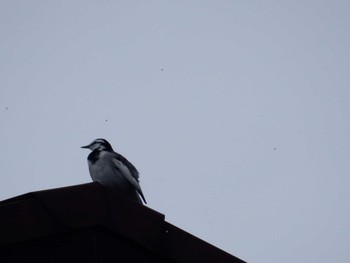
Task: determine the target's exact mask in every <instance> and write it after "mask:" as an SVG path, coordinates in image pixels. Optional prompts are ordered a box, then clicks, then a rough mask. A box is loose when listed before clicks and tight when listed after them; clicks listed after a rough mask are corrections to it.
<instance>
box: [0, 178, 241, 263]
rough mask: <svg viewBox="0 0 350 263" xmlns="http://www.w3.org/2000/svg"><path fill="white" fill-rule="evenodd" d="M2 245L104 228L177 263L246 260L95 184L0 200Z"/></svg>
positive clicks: (0, 241)
mask: <svg viewBox="0 0 350 263" xmlns="http://www.w3.org/2000/svg"><path fill="white" fill-rule="evenodd" d="M0 215H1V216H0V233H1V235H0V246H3V245H8V244H11V243H16V242H20V241H25V240H30V239H33V238H39V237H44V236H48V235H52V234H57V233H64V232H69V231H72V230H74V229H83V228H87V227H92V226H102V227H104V228H106V229H107V230H109V231H113V232H114V233H117V234H119V235H121V236H124V237H126V238H128V239H130V240H132V241H134V242H136V243H139V244H140V245H142V246H144V247H145V248H147V249H149V250H152V251H154V252H155V253H158V254H161V255H163V256H166V257H168V258H170V259H172V260H175V261H179V262H185V261H186V262H240V263H241V262H244V261H242V260H240V259H238V258H236V257H234V256H232V255H230V254H228V253H226V252H225V251H223V250H221V249H219V248H217V247H215V246H212V245H210V244H209V243H207V242H205V241H203V240H201V239H199V238H197V237H195V236H193V235H191V234H189V233H187V232H185V231H183V230H181V229H180V228H177V227H176V226H174V225H172V224H170V223H168V222H166V221H165V216H164V215H163V214H161V213H159V212H157V211H155V210H153V209H150V208H148V207H146V206H143V205H140V204H138V203H136V202H133V201H129V200H126V199H124V198H123V197H121V196H119V195H117V194H113V195H111V194H110V193H108V192H107V191H105V188H104V187H103V186H102V185H100V184H99V183H88V184H82V185H76V186H70V187H63V188H57V189H50V190H44V191H38V192H32V193H28V194H24V195H20V196H17V197H14V198H10V199H7V200H4V201H2V202H0Z"/></svg>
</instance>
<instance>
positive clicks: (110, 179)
mask: <svg viewBox="0 0 350 263" xmlns="http://www.w3.org/2000/svg"><path fill="white" fill-rule="evenodd" d="M81 148H84V149H90V150H91V151H92V152H91V153H90V154H89V155H88V157H87V161H88V165H89V172H90V176H91V178H92V181H94V182H99V183H100V184H102V185H103V186H105V187H106V188H107V189H108V190H111V191H117V192H119V193H121V194H122V195H123V196H125V197H127V198H128V199H131V200H134V201H136V202H138V203H140V204H142V201H143V202H144V203H145V204H147V202H146V199H145V197H144V195H143V193H142V190H141V186H140V184H139V172H138V171H137V169H136V168H135V166H134V165H133V164H132V163H130V162H129V161H128V160H127V159H126V158H125V157H124V156H122V155H121V154H119V153H117V152H115V151H114V150H113V148H112V146H111V144H110V143H109V142H108V141H107V140H105V139H102V138H98V139H96V140H94V141H92V142H91V143H90V144H88V145H86V146H82V147H81ZM141 198H142V201H141Z"/></svg>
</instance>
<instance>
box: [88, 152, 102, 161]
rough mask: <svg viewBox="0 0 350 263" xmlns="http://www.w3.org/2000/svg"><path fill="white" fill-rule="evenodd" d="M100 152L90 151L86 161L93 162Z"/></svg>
mask: <svg viewBox="0 0 350 263" xmlns="http://www.w3.org/2000/svg"><path fill="white" fill-rule="evenodd" d="M100 153H101V151H97V150H95V151H92V152H91V153H90V154H89V156H88V161H89V162H90V163H91V164H94V163H95V162H96V161H97V160H98V159H99V157H100Z"/></svg>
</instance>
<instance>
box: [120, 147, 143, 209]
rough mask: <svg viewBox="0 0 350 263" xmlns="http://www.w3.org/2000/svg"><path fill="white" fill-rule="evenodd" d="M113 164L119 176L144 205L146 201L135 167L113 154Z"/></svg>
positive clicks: (122, 157)
mask: <svg viewBox="0 0 350 263" xmlns="http://www.w3.org/2000/svg"><path fill="white" fill-rule="evenodd" d="M113 163H114V165H115V166H116V168H117V169H118V170H119V171H120V172H121V174H122V175H123V176H124V177H125V179H127V181H128V182H129V183H130V184H131V185H132V186H133V187H134V188H135V189H136V190H137V192H138V193H139V195H140V196H141V197H142V199H143V201H144V202H145V204H146V199H145V197H144V196H143V193H142V190H141V187H140V184H139V172H138V171H137V169H136V168H135V166H134V165H133V164H132V163H130V162H129V161H128V160H127V159H126V158H125V157H124V156H122V155H121V154H119V153H115V154H114V156H113Z"/></svg>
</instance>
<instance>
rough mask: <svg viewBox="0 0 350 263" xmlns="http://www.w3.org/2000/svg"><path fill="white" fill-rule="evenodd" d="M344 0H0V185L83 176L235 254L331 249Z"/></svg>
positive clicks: (341, 138)
mask: <svg viewBox="0 0 350 263" xmlns="http://www.w3.org/2000/svg"><path fill="white" fill-rule="evenodd" d="M349 14H350V1H345V0H343V1H342V0H335V1H323V0H318V1H316V0H315V1H312V0H309V1H308V0H306V1H277V0H276V1H272V0H267V1H243V0H236V1H235V0H231V1H203V0H202V1H10V0H8V1H0V36H1V41H0V120H1V129H0V145H1V146H2V150H1V152H0V164H1V167H2V171H1V184H0V200H3V199H6V198H10V197H13V196H17V195H20V194H24V193H27V192H32V191H37V190H42V189H50V188H57V187H63V186H69V185H75V184H81V183H87V182H90V181H91V179H90V176H89V172H88V167H87V162H86V157H87V155H88V153H89V152H88V151H86V150H83V149H80V146H82V145H86V144H88V143H90V142H91V141H92V140H93V139H95V138H98V137H102V138H105V139H107V140H109V141H110V143H111V144H112V145H113V146H114V149H115V150H116V151H118V152H120V153H121V154H123V155H124V156H125V157H127V158H128V159H129V160H130V161H131V162H132V163H133V164H134V165H135V166H136V167H137V168H138V170H139V171H140V176H141V186H142V189H143V192H144V194H145V197H146V199H147V201H148V203H149V207H151V208H153V209H155V210H157V211H159V212H161V213H163V214H165V216H166V220H167V221H169V222H170V223H173V224H175V225H177V226H178V227H180V228H182V229H184V230H186V231H188V232H190V233H192V234H194V235H196V236H198V237H200V238H202V239H204V240H206V241H207V242H209V243H211V244H213V245H215V246H218V247H219V248H222V249H224V250H225V251H227V252H229V253H231V254H233V255H235V256H237V257H240V258H242V259H243V260H245V261H248V262H249V263H271V262H283V263H292V262H293V263H294V262H299V263H303V262H305V263H310V262H317V263H323V262H324V263H325V262H327V263H328V262H346V261H348V260H349V248H350V226H349V222H350V206H349V198H350V174H349V170H350V158H349V156H350V140H349V134H350V124H349V121H350V116H349V115H350V86H349V84H350V74H349V69H350V34H349V28H350V15H349Z"/></svg>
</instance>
